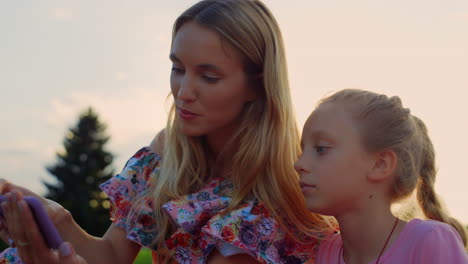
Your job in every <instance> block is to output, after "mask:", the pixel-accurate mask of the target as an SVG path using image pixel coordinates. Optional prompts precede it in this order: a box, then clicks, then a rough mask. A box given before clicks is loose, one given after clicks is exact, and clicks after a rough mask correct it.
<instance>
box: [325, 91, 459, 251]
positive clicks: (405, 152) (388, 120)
mask: <svg viewBox="0 0 468 264" xmlns="http://www.w3.org/2000/svg"><path fill="white" fill-rule="evenodd" d="M329 102H338V103H340V104H343V105H344V106H345V107H348V108H349V109H350V110H351V111H350V112H351V114H352V115H353V117H354V118H355V119H356V120H357V122H358V124H359V128H360V132H361V135H362V137H361V140H362V142H363V145H364V147H365V148H366V149H367V150H368V151H371V152H378V151H382V150H385V149H392V150H393V151H394V152H395V154H396V155H397V157H398V164H397V169H396V173H395V179H394V182H393V186H392V189H391V193H390V195H391V197H392V198H393V201H396V200H399V199H402V198H405V197H407V196H409V195H410V194H411V193H412V192H413V191H414V189H417V200H418V203H419V206H420V207H421V209H422V211H423V213H424V215H425V216H426V217H427V218H428V219H433V220H437V221H440V222H444V223H447V224H450V225H452V226H453V227H454V228H455V229H456V230H457V231H458V233H460V236H461V238H462V240H463V243H464V245H465V246H466V243H467V237H466V230H465V228H464V227H463V226H462V225H461V224H460V222H458V221H457V220H456V219H455V218H453V217H450V216H449V215H447V213H446V212H445V211H444V210H443V208H442V206H441V203H440V201H439V199H438V197H437V194H436V193H435V190H434V182H435V177H436V173H437V169H436V163H435V151H434V146H433V144H432V141H431V139H430V137H429V134H428V130H427V127H426V125H425V124H424V122H423V121H422V120H421V119H419V118H418V117H416V116H414V115H412V114H411V113H410V110H409V109H408V108H404V107H403V105H402V102H401V99H400V98H399V97H397V96H393V97H390V98H389V97H387V96H386V95H383V94H377V93H373V92H369V91H364V90H358V89H345V90H341V91H339V92H337V93H335V94H333V95H331V96H329V97H327V98H324V99H322V100H321V101H320V103H319V104H324V103H329Z"/></svg>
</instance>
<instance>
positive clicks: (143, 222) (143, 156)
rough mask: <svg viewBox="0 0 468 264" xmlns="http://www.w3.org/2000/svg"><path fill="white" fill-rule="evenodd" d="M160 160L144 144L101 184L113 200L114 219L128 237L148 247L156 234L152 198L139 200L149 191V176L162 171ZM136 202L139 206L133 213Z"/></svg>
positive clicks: (111, 213)
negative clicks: (117, 172) (118, 170)
mask: <svg viewBox="0 0 468 264" xmlns="http://www.w3.org/2000/svg"><path fill="white" fill-rule="evenodd" d="M160 162H161V158H160V156H158V155H157V154H156V153H154V152H153V151H151V150H150V149H149V148H148V147H144V148H142V149H140V150H139V151H137V152H136V153H135V155H133V156H132V157H131V158H130V159H129V160H128V161H127V163H126V164H125V167H124V168H123V170H122V172H121V173H119V174H117V175H116V176H114V177H112V178H111V179H110V180H108V181H106V182H105V183H103V184H101V186H100V187H101V189H102V190H103V191H104V192H105V193H106V194H107V195H108V197H109V200H110V202H111V208H110V216H111V220H112V221H113V222H114V224H115V225H116V226H119V227H122V228H124V229H125V230H126V231H127V238H128V239H130V240H131V241H134V242H136V243H138V244H140V245H142V246H145V247H149V246H150V244H151V242H152V241H153V239H154V237H155V235H156V230H155V228H156V224H155V221H154V217H153V215H154V214H153V209H152V201H151V199H150V198H148V197H146V198H143V199H144V200H142V201H139V199H140V198H141V196H142V195H143V194H146V193H148V192H149V191H150V188H151V181H150V179H151V177H155V174H158V173H159V168H160ZM135 202H139V207H138V208H137V210H135V212H132V211H131V208H132V205H133V204H134V203H135Z"/></svg>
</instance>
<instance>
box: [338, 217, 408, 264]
mask: <svg viewBox="0 0 468 264" xmlns="http://www.w3.org/2000/svg"><path fill="white" fill-rule="evenodd" d="M399 220H400V219H399V218H398V217H397V218H396V220H395V224H393V228H392V231H391V232H390V234H389V235H388V237H387V241H385V244H384V246H383V248H382V250H381V251H380V253H379V256H378V257H377V261H376V262H375V264H378V263H379V260H380V257H381V256H382V253H383V252H384V250H385V248H386V247H387V244H388V241H390V238H391V237H392V235H393V231H395V228H396V226H397V224H398V221H399ZM342 254H343V243H341V247H340V252H339V253H338V264H340V260H341V256H342ZM343 259H344V256H343Z"/></svg>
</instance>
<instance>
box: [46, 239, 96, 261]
mask: <svg viewBox="0 0 468 264" xmlns="http://www.w3.org/2000/svg"><path fill="white" fill-rule="evenodd" d="M53 263H60V264H87V263H88V262H86V260H85V259H84V258H82V257H81V256H80V255H76V252H75V250H74V249H73V247H72V245H71V244H70V243H68V242H64V243H63V244H62V245H60V247H59V254H58V259H57V262H53Z"/></svg>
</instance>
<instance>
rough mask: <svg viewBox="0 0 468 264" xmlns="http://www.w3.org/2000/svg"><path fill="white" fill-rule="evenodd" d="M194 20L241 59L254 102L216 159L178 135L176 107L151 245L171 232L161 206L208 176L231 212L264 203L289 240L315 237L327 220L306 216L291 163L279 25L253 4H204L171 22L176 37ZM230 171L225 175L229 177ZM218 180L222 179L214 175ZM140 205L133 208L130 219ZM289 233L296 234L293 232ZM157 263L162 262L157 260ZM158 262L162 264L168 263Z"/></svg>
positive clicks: (222, 0) (201, 144)
mask: <svg viewBox="0 0 468 264" xmlns="http://www.w3.org/2000/svg"><path fill="white" fill-rule="evenodd" d="M189 21H193V22H195V23H198V24H199V25H202V26H204V27H206V28H209V29H211V30H213V31H214V32H216V33H218V34H219V35H220V37H221V40H222V41H223V42H224V43H229V44H230V45H231V46H232V47H234V48H235V49H236V50H237V51H238V52H239V54H240V55H241V56H242V57H243V62H244V69H245V73H246V75H247V76H248V83H249V86H250V87H251V88H252V89H254V90H255V92H256V94H257V99H256V100H255V101H253V102H250V103H248V104H246V105H245V107H244V109H243V111H242V113H241V115H242V116H241V118H240V120H241V123H240V125H239V127H238V129H237V130H236V131H235V133H234V135H233V136H232V137H231V139H230V140H229V142H227V144H226V147H225V148H224V149H223V150H222V152H221V153H219V154H218V156H216V157H215V155H214V154H213V153H211V152H210V150H209V149H208V148H207V146H206V142H205V140H204V138H203V137H189V136H186V135H184V134H183V133H182V132H181V130H180V126H179V125H180V124H179V120H178V118H177V116H176V115H175V114H174V104H173V105H172V107H171V111H170V114H169V118H168V122H167V126H166V129H165V135H164V138H165V142H164V151H163V155H162V156H163V158H162V165H161V169H160V172H159V174H158V175H157V177H153V178H152V184H153V186H155V188H154V189H153V190H151V193H150V194H146V195H151V197H152V198H153V208H154V214H155V219H156V225H157V226H156V230H155V231H157V232H156V233H157V235H156V238H155V240H154V241H153V245H155V246H157V247H158V248H161V246H162V245H163V243H164V241H165V239H167V238H168V236H170V234H171V233H172V232H173V231H174V230H173V229H172V226H171V223H170V221H169V219H168V216H167V215H166V213H165V212H163V211H162V209H161V206H162V205H163V204H165V203H167V202H169V201H170V200H172V199H176V198H179V197H181V196H183V195H186V194H189V193H193V192H196V191H198V190H199V189H201V188H202V187H204V186H205V185H206V184H207V181H208V180H209V179H210V178H211V177H212V174H213V171H215V170H216V169H219V168H220V167H222V168H223V169H224V170H223V171H222V173H223V175H220V176H223V177H225V178H226V179H229V180H230V181H231V182H232V183H233V186H234V190H233V191H232V193H231V194H230V195H231V196H232V201H231V203H230V205H229V207H228V208H227V210H226V212H229V211H231V210H233V209H235V208H238V207H239V206H240V205H242V203H244V202H245V201H246V200H247V199H252V198H255V199H257V200H258V201H259V202H260V203H262V204H263V205H264V206H265V207H266V208H267V209H268V210H269V212H270V213H271V214H272V216H273V217H274V218H275V219H276V220H277V221H278V223H279V224H280V226H281V227H282V228H283V230H284V231H285V232H287V233H288V235H290V236H291V237H292V238H295V239H297V240H301V238H303V236H304V235H306V236H309V237H317V236H318V235H319V234H321V233H322V232H323V231H326V230H328V229H329V226H328V222H327V221H326V218H324V217H322V216H320V215H316V214H313V213H310V212H309V211H307V209H306V206H305V202H304V198H303V196H302V193H301V191H300V188H299V184H298V183H299V179H298V174H297V173H296V172H295V170H294V162H295V160H296V159H297V157H298V156H299V153H300V144H299V133H298V129H297V125H296V122H295V116H294V112H293V108H292V101H291V96H290V90H289V81H288V77H287V67H286V59H285V52H284V46H283V40H282V36H281V32H280V29H279V26H278V24H277V22H276V21H275V19H274V17H273V15H272V14H271V13H270V11H269V10H268V9H267V7H266V6H265V5H264V4H263V3H262V2H260V1H258V0H205V1H201V2H199V3H197V4H195V5H193V6H192V7H190V8H189V9H188V10H186V11H185V12H184V13H182V14H181V15H180V16H179V17H178V18H177V20H176V21H175V23H174V28H173V36H172V38H173V39H174V37H175V35H176V34H177V32H178V30H179V29H180V28H181V27H182V25H184V24H185V23H187V22H189ZM226 169H227V170H226ZM218 173H220V172H219V171H218ZM136 208H137V206H136V205H134V206H133V210H132V211H133V212H134V213H135V211H136V210H137V209H136ZM291 226H295V228H296V229H297V230H298V231H299V232H294V233H293V232H292V231H291V230H290V227H291ZM160 256H161V255H160ZM167 260H168V259H167V257H164V256H163V257H162V261H164V262H165V261H167Z"/></svg>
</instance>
